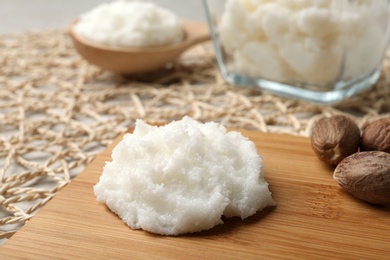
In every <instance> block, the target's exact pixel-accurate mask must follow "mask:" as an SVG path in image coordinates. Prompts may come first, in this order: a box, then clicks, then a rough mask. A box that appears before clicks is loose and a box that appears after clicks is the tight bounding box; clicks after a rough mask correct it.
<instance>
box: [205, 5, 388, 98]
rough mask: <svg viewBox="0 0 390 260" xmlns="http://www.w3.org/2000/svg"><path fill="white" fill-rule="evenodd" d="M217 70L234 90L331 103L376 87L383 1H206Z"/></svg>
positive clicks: (384, 32)
mask: <svg viewBox="0 0 390 260" xmlns="http://www.w3.org/2000/svg"><path fill="white" fill-rule="evenodd" d="M203 2H204V8H205V11H206V15H207V19H208V23H209V27H210V31H211V34H212V39H213V43H214V48H215V52H216V59H217V62H218V66H219V69H220V71H221V74H222V75H223V77H224V79H225V80H226V81H227V82H229V83H231V84H234V85H241V86H255V87H259V88H261V89H263V90H265V91H269V92H272V93H274V94H276V95H279V96H284V97H291V98H298V99H304V100H309V101H313V102H316V103H324V104H330V103H336V102H340V101H342V100H344V99H346V98H348V97H350V96H353V95H355V94H357V93H359V92H361V91H363V90H365V89H368V88H370V87H371V86H372V85H373V84H375V83H376V82H377V80H378V78H379V76H380V73H381V67H382V61H383V58H384V56H385V53H386V49H387V47H388V41H389V21H390V19H389V17H390V1H387V0H360V1H359V0H355V1H354V0H204V1H203Z"/></svg>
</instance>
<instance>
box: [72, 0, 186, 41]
mask: <svg viewBox="0 0 390 260" xmlns="http://www.w3.org/2000/svg"><path fill="white" fill-rule="evenodd" d="M75 31H76V33H77V34H78V35H80V36H82V37H85V38H86V39H89V40H92V41H95V42H97V43H102V44H107V45H110V46H117V47H118V46H119V47H151V46H162V45H170V44H175V43H178V42H181V41H182V40H183V37H184V32H183V28H182V24H181V21H180V20H179V18H178V17H177V16H176V15H175V14H174V13H173V12H171V11H170V10H167V9H165V8H162V7H159V6H157V5H156V4H154V3H150V2H139V1H129V2H128V1H116V2H110V3H104V4H101V5H99V6H97V7H95V8H94V9H92V10H90V11H89V12H87V13H85V14H83V15H82V16H81V17H80V19H79V21H78V22H77V24H76V26H75Z"/></svg>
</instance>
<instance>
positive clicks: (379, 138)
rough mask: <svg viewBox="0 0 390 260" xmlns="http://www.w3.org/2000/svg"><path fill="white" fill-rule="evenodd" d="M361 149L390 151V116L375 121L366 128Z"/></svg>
mask: <svg viewBox="0 0 390 260" xmlns="http://www.w3.org/2000/svg"><path fill="white" fill-rule="evenodd" d="M360 150H361V151H382V152H386V153H390V117H388V118H382V119H379V120H377V121H374V122H372V123H371V124H369V125H368V126H367V127H366V128H365V129H364V131H363V134H362V142H361V146H360Z"/></svg>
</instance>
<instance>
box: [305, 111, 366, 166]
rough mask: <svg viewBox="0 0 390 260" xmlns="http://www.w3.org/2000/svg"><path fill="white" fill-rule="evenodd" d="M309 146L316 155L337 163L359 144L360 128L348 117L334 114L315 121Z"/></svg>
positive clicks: (334, 163) (323, 159)
mask: <svg viewBox="0 0 390 260" xmlns="http://www.w3.org/2000/svg"><path fill="white" fill-rule="evenodd" d="M310 138H311V147H312V149H313V151H314V153H315V154H316V155H317V157H318V158H319V159H320V160H321V161H324V162H326V163H328V164H332V165H337V164H338V163H339V162H340V161H341V160H343V159H344V158H346V157H347V156H349V155H351V154H353V153H356V152H357V151H358V149H359V145H360V129H359V127H358V126H357V125H356V123H355V122H354V121H353V120H352V119H350V118H349V117H346V116H343V115H336V116H331V117H323V118H321V119H320V120H319V121H317V122H316V123H315V124H314V126H313V128H312V133H311V137H310Z"/></svg>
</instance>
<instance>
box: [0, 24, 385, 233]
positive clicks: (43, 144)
mask: <svg viewBox="0 0 390 260" xmlns="http://www.w3.org/2000/svg"><path fill="white" fill-rule="evenodd" d="M389 83H390V62H389V61H388V60H387V59H386V60H385V62H384V67H383V73H382V76H381V78H380V80H379V82H378V83H377V84H376V85H375V86H374V87H373V88H372V89H371V90H370V91H366V92H364V93H362V94H360V95H358V96H355V97H353V98H350V99H348V100H347V101H345V102H343V103H340V104H338V105H335V106H323V105H316V104H312V103H307V102H300V101H296V100H291V99H290V100H289V99H284V98H279V97H276V96H273V95H271V94H267V93H261V92H260V91H259V90H254V89H251V88H240V87H235V86H230V85H228V84H226V83H225V82H224V80H223V79H222V78H221V76H220V74H219V71H218V68H217V66H216V62H215V59H214V54H213V50H212V46H211V44H210V43H206V44H203V45H199V46H197V47H195V48H193V49H191V50H189V51H188V52H186V53H185V54H184V55H183V56H182V57H181V58H180V60H178V61H177V62H175V63H173V64H169V65H168V66H167V67H166V68H164V69H162V70H160V71H156V72H154V73H148V74H143V75H138V76H133V77H123V76H118V75H114V74H112V73H109V72H106V71H102V70H100V69H98V68H96V67H94V66H90V65H88V64H87V63H86V62H85V61H84V60H82V59H81V58H80V57H79V56H78V55H77V54H76V53H75V51H74V49H73V46H72V44H71V42H70V39H69V38H68V36H67V34H66V33H65V32H64V31H40V32H30V33H26V34H17V35H2V36H0V122H1V124H0V179H1V184H0V206H1V208H0V238H1V239H3V240H5V239H6V238H9V237H10V236H12V234H14V233H15V232H16V231H17V230H18V229H19V228H20V226H21V225H23V224H24V223H25V222H26V221H28V220H29V219H30V218H32V217H33V216H34V214H36V212H37V211H38V210H39V209H40V208H42V207H43V206H44V205H45V204H46V203H47V202H48V201H49V200H50V199H51V198H52V197H53V196H55V194H56V193H57V192H58V191H59V190H61V188H63V187H64V186H65V185H67V184H68V183H69V181H70V180H71V179H72V178H73V177H75V176H76V175H77V174H79V173H80V172H81V171H82V170H83V169H84V167H85V166H86V165H87V164H88V163H89V162H91V160H92V159H93V158H95V156H96V155H97V154H98V153H100V152H101V151H102V150H103V149H104V147H106V146H107V145H108V144H109V143H110V142H112V141H113V140H114V139H115V137H116V136H118V135H119V134H120V133H122V132H124V131H125V130H126V129H128V128H130V127H131V126H132V125H133V123H134V122H135V120H136V119H137V118H142V119H144V120H146V121H148V122H149V123H165V122H170V121H172V120H177V119H181V118H182V117H183V116H184V115H189V116H191V117H193V118H195V119H197V120H200V121H203V122H206V121H216V122H220V123H222V124H224V125H225V126H226V127H230V128H243V129H252V130H258V131H262V132H274V133H286V134H293V135H301V136H308V135H309V133H310V128H311V125H312V123H313V122H314V120H316V119H317V118H319V117H321V116H324V115H331V114H347V115H349V116H351V117H352V118H353V119H354V120H355V121H356V122H357V124H358V125H359V127H361V128H364V126H365V125H367V124H368V123H369V122H371V121H373V120H376V119H378V118H381V117H388V116H390V86H389Z"/></svg>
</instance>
